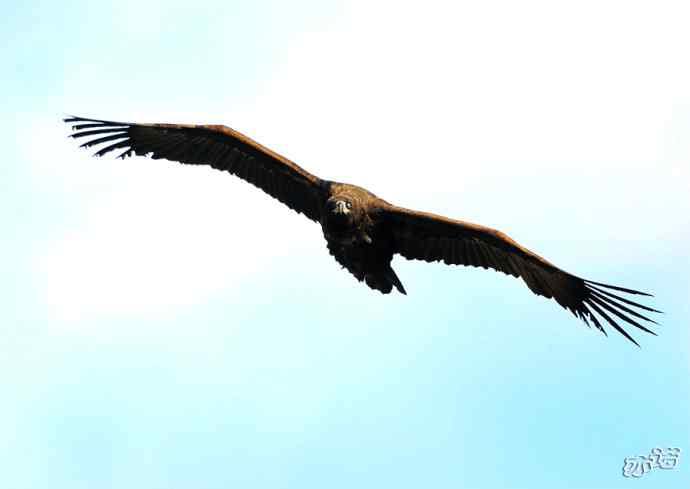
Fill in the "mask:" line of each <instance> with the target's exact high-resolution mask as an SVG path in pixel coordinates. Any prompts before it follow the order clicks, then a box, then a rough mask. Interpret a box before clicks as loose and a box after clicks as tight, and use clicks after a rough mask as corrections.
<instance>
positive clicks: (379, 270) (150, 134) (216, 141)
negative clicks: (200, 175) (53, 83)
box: [63, 116, 661, 347]
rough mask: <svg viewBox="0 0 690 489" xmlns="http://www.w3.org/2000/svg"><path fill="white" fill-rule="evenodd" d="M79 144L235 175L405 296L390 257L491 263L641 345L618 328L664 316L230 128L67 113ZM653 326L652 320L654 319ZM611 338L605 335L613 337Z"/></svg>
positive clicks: (371, 279)
mask: <svg viewBox="0 0 690 489" xmlns="http://www.w3.org/2000/svg"><path fill="white" fill-rule="evenodd" d="M63 121H64V122H65V123H67V124H70V125H71V131H72V132H71V133H70V134H69V136H70V137H72V138H75V139H82V138H85V139H84V142H83V144H81V146H80V147H83V148H90V147H92V146H98V145H105V146H101V148H100V149H99V150H98V151H96V153H95V154H94V156H98V157H100V156H104V155H106V154H108V153H111V152H113V151H118V152H120V151H121V152H120V154H119V155H117V156H116V157H117V158H122V159H124V158H127V157H130V156H133V155H136V156H150V157H151V158H153V159H166V160H170V161H176V162H180V163H183V164H190V165H207V166H210V167H212V168H215V169H217V170H222V171H225V172H229V173H231V174H233V175H235V176H237V177H239V178H241V179H243V180H245V181H247V182H249V183H251V184H252V185H254V186H256V187H258V188H259V189H261V190H262V191H264V192H265V193H266V194H268V195H270V196H271V197H273V198H275V199H277V200H278V201H280V202H282V203H283V204H285V205H286V206H287V207H289V208H290V209H292V210H293V211H296V212H297V213H299V214H303V215H304V216H305V217H307V218H308V219H310V220H311V221H313V222H315V223H318V224H319V225H320V226H321V229H322V231H323V236H324V238H325V240H326V246H327V248H328V251H329V253H330V254H331V255H332V256H333V257H334V258H335V260H336V261H337V262H338V263H339V264H340V265H341V266H342V268H345V269H347V270H348V271H349V272H350V273H351V274H352V275H353V276H354V277H355V278H356V279H357V280H358V281H359V282H364V283H365V284H366V285H367V286H369V287H370V288H371V289H373V290H377V291H379V292H381V293H383V294H389V293H390V292H391V291H392V290H393V289H394V288H395V289H396V290H397V291H398V292H399V293H401V294H407V292H406V290H405V287H404V286H403V284H402V282H401V281H400V279H399V278H398V276H397V274H396V273H395V271H394V270H393V268H392V267H391V261H392V259H393V257H394V255H400V256H402V257H404V258H406V259H408V260H422V261H425V262H443V263H445V264H446V265H464V266H472V267H481V268H484V269H493V270H496V271H499V272H502V273H504V274H507V275H512V276H513V277H519V278H521V279H522V280H523V281H524V283H525V284H526V285H527V287H528V288H529V289H530V290H531V291H532V292H533V293H534V294H536V295H538V296H543V297H546V298H547V299H551V298H553V299H554V300H555V301H556V302H557V303H558V304H559V305H560V306H562V307H563V308H564V309H566V310H567V311H569V312H571V313H572V314H573V315H574V316H575V317H576V318H579V319H581V320H582V321H583V322H584V323H585V324H586V325H587V326H588V327H591V325H590V322H591V323H592V324H593V325H594V326H595V327H596V329H597V330H599V331H601V332H602V333H603V334H604V335H607V333H606V330H605V329H604V326H603V324H602V323H604V322H606V323H608V324H609V325H610V326H611V327H613V328H614V329H615V330H616V331H618V332H619V333H620V334H622V335H623V336H624V337H625V338H627V339H628V340H630V341H631V342H633V343H634V344H635V345H637V346H638V347H639V346H640V345H639V343H638V342H637V341H635V339H634V338H633V337H632V336H631V335H630V334H629V333H628V332H627V331H626V330H625V329H624V328H623V327H622V325H621V322H624V323H628V324H629V325H632V326H634V327H636V328H638V329H640V330H642V331H645V332H647V333H650V334H653V335H656V333H655V332H654V331H652V330H651V329H649V328H648V327H646V326H644V325H643V324H641V323H640V321H645V322H648V323H653V324H657V325H658V323H657V322H656V321H654V320H653V319H651V318H649V317H647V316H645V315H644V314H643V313H642V312H641V311H647V312H653V313H661V311H659V310H657V309H653V308H651V307H648V306H646V305H643V304H640V303H638V302H634V301H632V300H630V299H629V298H628V297H629V296H631V295H640V296H648V297H651V296H652V295H651V294H649V293H646V292H640V291H638V290H633V289H629V288H624V287H619V286H614V285H607V284H604V283H601V282H594V281H591V280H585V279H582V278H580V277H578V276H576V275H573V274H571V273H568V272H566V271H565V270H562V269H560V268H558V267H557V266H555V265H554V264H552V263H551V262H549V261H547V260H546V259H544V258H542V257H541V256H539V255H537V254H536V253H534V252H532V251H530V250H529V249H527V248H525V247H524V246H521V245H520V244H518V243H517V242H515V241H514V240H513V239H511V238H510V237H508V236H507V235H506V234H504V233H502V232H501V231H497V230H495V229H492V228H489V227H485V226H481V225H479V224H473V223H470V222H466V221H461V220H457V219H451V218H448V217H444V216H440V215H436V214H432V213H430V212H421V211H416V210H411V209H406V208H403V207H399V206H397V205H393V204H390V203H388V202H387V201H385V200H383V199H381V198H379V197H377V196H376V195H374V194H373V193H371V192H370V191H368V190H366V189H364V188H362V187H359V186H357V185H350V184H347V183H340V182H336V181H330V180H325V179H321V178H319V177H317V176H315V175H313V174H311V173H309V172H308V171H306V170H305V169H303V168H302V167H300V166H298V165H297V164H296V163H294V162H292V161H290V160H289V159H287V158H285V157H284V156H282V155H280V154H278V153H276V152H274V151H272V150H270V149H268V148H267V147H265V146H263V145H261V144H259V143H257V142H256V141H254V140H252V139H250V138H249V137H247V136H245V135H244V134H242V133H240V132H238V131H236V130H234V129H231V128H230V127H227V126H224V125H212V124H206V125H199V124H169V123H132V122H115V121H108V120H101V119H89V118H84V117H78V116H67V117H65V118H64V119H63ZM650 327H651V326H650ZM607 336H608V335H607Z"/></svg>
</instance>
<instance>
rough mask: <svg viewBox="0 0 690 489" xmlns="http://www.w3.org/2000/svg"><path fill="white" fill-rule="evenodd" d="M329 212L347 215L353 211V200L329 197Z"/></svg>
mask: <svg viewBox="0 0 690 489" xmlns="http://www.w3.org/2000/svg"><path fill="white" fill-rule="evenodd" d="M327 206H328V212H329V213H331V214H334V215H340V216H346V215H348V214H351V213H352V202H351V201H350V200H348V199H345V198H331V199H328V204H327Z"/></svg>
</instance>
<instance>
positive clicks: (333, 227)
mask: <svg viewBox="0 0 690 489" xmlns="http://www.w3.org/2000/svg"><path fill="white" fill-rule="evenodd" d="M356 217H357V213H356V212H355V203H354V202H353V201H352V200H350V199H348V198H346V197H343V196H337V197H331V198H330V199H328V202H326V221H325V227H326V228H327V229H328V232H329V233H332V234H342V233H350V232H352V230H353V229H354V228H355V227H356V222H355V221H356Z"/></svg>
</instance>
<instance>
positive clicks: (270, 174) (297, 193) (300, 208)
mask: <svg viewBox="0 0 690 489" xmlns="http://www.w3.org/2000/svg"><path fill="white" fill-rule="evenodd" d="M64 121H65V122H67V123H72V124H73V125H72V130H73V131H74V132H73V133H72V134H71V137H73V138H88V139H87V140H86V142H84V143H83V144H82V145H81V146H82V147H85V148H88V147H91V146H94V145H98V144H107V145H106V146H104V147H103V148H101V149H100V150H99V151H97V152H96V153H95V154H94V156H103V155H105V154H106V153H109V152H111V151H115V150H120V151H121V153H120V154H119V155H118V157H120V158H125V157H127V156H131V155H132V154H136V155H151V157H152V158H154V159H160V158H164V159H166V160H171V161H179V162H180V163H187V164H192V165H209V166H211V167H213V168H216V169H218V170H225V171H228V172H230V173H232V174H233V175H236V176H238V177H240V178H242V179H243V180H246V181H248V182H249V183H251V184H253V185H255V186H257V187H259V188H260V189H261V190H263V191H264V192H266V193H267V194H269V195H270V196H272V197H274V198H276V199H278V200H279V201H281V202H282V203H283V204H285V205H287V206H288V207H290V208H291V209H293V210H295V211H297V212H301V213H302V214H304V215H305V216H307V217H308V218H309V219H311V220H313V221H317V222H318V220H319V217H320V201H321V199H322V195H321V192H322V188H323V187H322V185H321V180H320V179H319V178H317V177H316V176H314V175H312V174H311V173H309V172H307V171H306V170H304V169H303V168H301V167H299V166H298V165H296V164H295V163H293V162H292V161H290V160H288V159H287V158H285V157H283V156H281V155H279V154H278V153H275V152H273V151H271V150H270V149H268V148H266V147H264V146H262V145H260V144H259V143H257V142H256V141H253V140H251V139H250V138H248V137H247V136H245V135H244V134H241V133H239V132H237V131H235V130H233V129H230V128H229V127H226V126H219V125H189V124H136V123H130V122H113V121H104V120H98V119H85V118H83V117H74V116H72V117H68V118H66V119H65V120H64Z"/></svg>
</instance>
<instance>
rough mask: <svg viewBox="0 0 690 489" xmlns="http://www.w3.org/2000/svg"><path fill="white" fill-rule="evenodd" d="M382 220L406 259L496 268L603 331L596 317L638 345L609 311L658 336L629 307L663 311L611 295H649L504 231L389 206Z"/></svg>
mask: <svg viewBox="0 0 690 489" xmlns="http://www.w3.org/2000/svg"><path fill="white" fill-rule="evenodd" d="M380 218H381V220H382V224H383V225H384V226H385V227H386V228H387V229H388V232H389V233H390V234H391V236H392V237H393V242H394V246H395V252H396V253H399V254H400V255H402V256H404V257H405V258H408V259H411V260H424V261H427V262H433V261H443V262H444V263H446V264H448V265H451V264H453V265H466V266H474V267H483V268H492V269H494V270H497V271H500V272H503V273H506V274H509V275H513V276H514V277H521V278H522V280H524V282H525V284H527V286H528V287H529V289H530V290H531V291H532V292H533V293H535V294H537V295H542V296H545V297H547V298H554V299H555V300H556V302H558V304H560V305H561V306H562V307H564V308H565V309H567V310H569V311H571V312H572V313H573V314H575V315H576V316H578V317H580V318H581V319H582V320H583V321H584V322H585V323H586V324H587V325H589V322H588V319H589V320H591V321H592V322H593V323H594V325H595V326H596V327H597V328H598V329H599V330H600V331H602V332H603V333H605V331H604V328H603V327H602V325H601V323H600V320H599V319H598V318H597V316H596V315H595V313H596V314H597V315H599V316H600V317H601V318H603V319H604V320H606V322H608V323H609V324H610V325H611V326H613V327H614V328H615V329H616V330H617V331H619V332H620V333H621V334H622V335H624V336H625V337H626V338H628V339H629V340H630V341H632V342H633V343H635V344H636V345H637V342H636V341H635V340H634V339H633V338H632V337H631V336H630V335H629V334H628V333H627V332H626V331H625V330H624V329H623V328H622V327H621V326H620V325H619V324H618V322H617V321H616V320H615V319H614V318H612V317H611V316H610V315H609V313H610V314H612V315H613V316H615V317H617V318H618V319H621V320H623V321H625V322H627V323H629V324H632V325H633V326H635V327H637V328H639V329H641V330H643V331H646V332H648V333H652V334H655V333H654V332H653V331H651V330H649V329H647V328H646V327H645V326H643V325H642V324H640V323H639V322H638V321H636V320H635V319H634V318H638V319H642V320H645V321H649V322H652V323H655V324H656V322H655V321H652V320H651V319H649V318H647V317H645V316H643V315H642V314H640V313H639V312H636V311H634V310H633V309H631V308H630V307H627V306H626V305H628V306H633V307H636V308H639V309H643V310H646V311H652V312H660V311H657V310H656V309H652V308H650V307H647V306H644V305H642V304H638V303H637V302H633V301H631V300H629V299H627V298H625V297H621V296H620V295H617V294H614V293H612V292H611V291H612V290H614V291H616V292H619V293H625V294H634V295H647V296H648V295H650V294H646V293H644V292H639V291H637V290H632V289H626V288H623V287H616V286H612V285H606V284H602V283H598V282H592V281H590V280H584V279H581V278H580V277H577V276H575V275H572V274H570V273H568V272H566V271H564V270H561V269H560V268H558V267H556V266H555V265H553V264H552V263H550V262H548V261H546V260H545V259H544V258H542V257H541V256H539V255H537V254H536V253H533V252H531V251H530V250H528V249H527V248H524V247H523V246H520V245H519V244H518V243H516V242H515V241H513V240H512V239H511V238H509V237H508V236H506V235H505V234H503V233H502V232H500V231H497V230H495V229H491V228H487V227H484V226H480V225H478V224H472V223H469V222H464V221H458V220H455V219H450V218H447V217H443V216H438V215H435V214H431V213H428V212H420V211H413V210H409V209H404V208H402V207H396V206H393V205H390V204H385V205H383V206H382V208H381V210H380ZM638 346H639V345H638Z"/></svg>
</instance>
